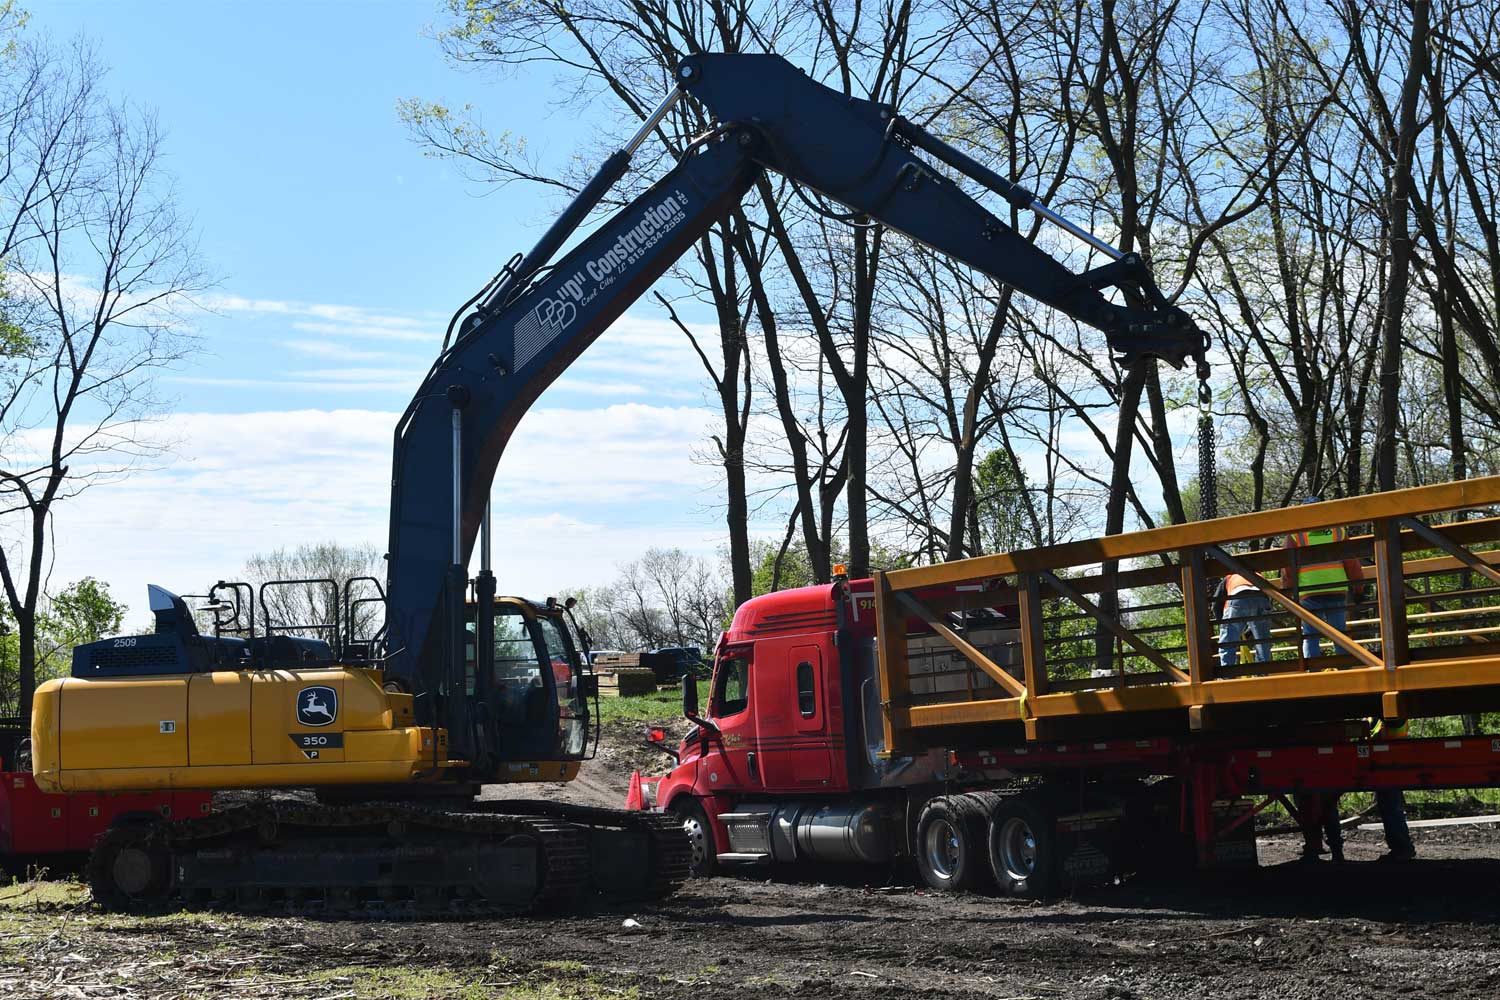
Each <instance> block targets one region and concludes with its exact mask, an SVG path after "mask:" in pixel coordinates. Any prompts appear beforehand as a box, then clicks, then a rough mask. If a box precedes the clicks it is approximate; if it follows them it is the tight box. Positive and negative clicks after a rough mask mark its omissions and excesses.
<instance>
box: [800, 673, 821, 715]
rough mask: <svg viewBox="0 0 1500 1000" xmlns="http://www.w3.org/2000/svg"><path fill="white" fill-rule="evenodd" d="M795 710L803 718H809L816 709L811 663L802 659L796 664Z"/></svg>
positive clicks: (816, 696)
mask: <svg viewBox="0 0 1500 1000" xmlns="http://www.w3.org/2000/svg"><path fill="white" fill-rule="evenodd" d="M797 711H799V712H801V713H802V717H803V718H804V719H811V718H812V717H813V716H814V715H815V714H817V711H818V693H817V691H815V690H814V689H813V668H812V664H811V663H808V662H807V661H806V660H803V661H802V662H801V663H799V664H797Z"/></svg>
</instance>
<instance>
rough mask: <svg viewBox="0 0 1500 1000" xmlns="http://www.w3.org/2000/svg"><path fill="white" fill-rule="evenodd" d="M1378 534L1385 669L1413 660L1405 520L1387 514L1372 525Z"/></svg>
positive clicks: (1377, 566) (1377, 567) (1378, 585)
mask: <svg viewBox="0 0 1500 1000" xmlns="http://www.w3.org/2000/svg"><path fill="white" fill-rule="evenodd" d="M1371 528H1372V529H1373V530H1372V534H1373V535H1374V538H1375V587H1376V599H1377V600H1378V601H1379V602H1380V605H1379V606H1380V655H1381V658H1382V660H1383V661H1384V665H1385V669H1387V670H1395V669H1396V668H1397V667H1399V666H1402V665H1404V664H1407V663H1410V662H1411V643H1410V641H1409V640H1408V638H1407V632H1406V585H1405V577H1404V575H1403V572H1402V568H1401V522H1400V520H1399V519H1397V518H1384V519H1382V520H1379V521H1376V522H1375V523H1374V524H1373V525H1371Z"/></svg>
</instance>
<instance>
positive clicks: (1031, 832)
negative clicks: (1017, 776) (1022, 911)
mask: <svg viewBox="0 0 1500 1000" xmlns="http://www.w3.org/2000/svg"><path fill="white" fill-rule="evenodd" d="M987 842H988V847H989V851H988V853H989V862H990V869H991V871H992V872H993V873H994V876H995V884H996V885H998V886H999V887H1000V891H1001V892H1003V893H1004V894H1005V895H1007V896H1011V897H1013V898H1015V899H1045V898H1047V897H1048V896H1050V895H1052V893H1053V890H1054V889H1055V888H1056V885H1057V829H1056V823H1055V822H1054V818H1053V815H1052V811H1051V810H1050V809H1048V808H1047V806H1046V804H1045V803H1044V802H1042V801H1040V800H1038V799H1036V798H1034V797H1032V796H1028V795H1006V796H1002V797H1000V798H999V799H998V800H997V801H996V803H995V805H994V806H993V808H992V809H991V810H990V822H989V837H988V838H987Z"/></svg>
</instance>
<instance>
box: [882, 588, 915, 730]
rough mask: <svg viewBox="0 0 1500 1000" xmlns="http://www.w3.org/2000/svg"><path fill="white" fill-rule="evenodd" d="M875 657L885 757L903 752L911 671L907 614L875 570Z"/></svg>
mask: <svg viewBox="0 0 1500 1000" xmlns="http://www.w3.org/2000/svg"><path fill="white" fill-rule="evenodd" d="M874 583H875V627H876V641H875V649H876V658H877V665H878V667H879V670H880V708H881V713H880V716H881V723H882V727H883V729H884V734H885V752H884V755H885V756H899V755H900V754H902V753H903V752H904V750H903V747H902V742H903V740H902V737H904V736H905V735H906V733H907V732H908V730H909V729H910V728H911V711H910V705H911V673H910V669H909V664H908V662H907V658H906V614H905V613H904V612H903V611H902V610H901V608H900V605H899V604H898V602H897V601H896V600H895V599H894V597H893V595H892V594H891V586H890V584H889V583H888V582H887V581H886V578H885V574H884V573H882V572H880V571H878V570H877V571H876V572H875V574H874Z"/></svg>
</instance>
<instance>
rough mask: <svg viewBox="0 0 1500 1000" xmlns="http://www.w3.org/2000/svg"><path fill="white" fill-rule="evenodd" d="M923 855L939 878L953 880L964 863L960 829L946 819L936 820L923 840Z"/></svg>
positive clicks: (928, 826) (928, 865)
mask: <svg viewBox="0 0 1500 1000" xmlns="http://www.w3.org/2000/svg"><path fill="white" fill-rule="evenodd" d="M923 853H924V854H925V856H926V858H927V867H928V868H930V869H932V871H933V873H934V874H936V875H937V876H938V877H939V878H942V879H946V880H950V881H951V880H952V879H953V877H954V876H955V875H956V874H957V873H958V869H959V865H961V864H962V863H963V856H964V845H963V842H962V841H961V840H960V839H959V836H958V829H957V828H956V827H954V825H953V824H952V823H950V822H949V821H948V820H946V819H941V818H939V819H935V820H933V821H932V822H931V823H929V824H928V825H927V835H926V837H925V838H923Z"/></svg>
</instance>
